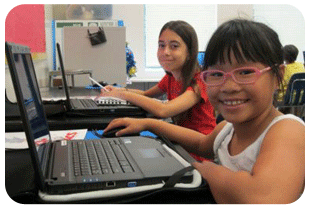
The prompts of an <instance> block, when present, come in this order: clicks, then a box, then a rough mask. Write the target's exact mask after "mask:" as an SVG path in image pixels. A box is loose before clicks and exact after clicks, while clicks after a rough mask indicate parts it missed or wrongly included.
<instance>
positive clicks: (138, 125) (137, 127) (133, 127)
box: [104, 118, 146, 136]
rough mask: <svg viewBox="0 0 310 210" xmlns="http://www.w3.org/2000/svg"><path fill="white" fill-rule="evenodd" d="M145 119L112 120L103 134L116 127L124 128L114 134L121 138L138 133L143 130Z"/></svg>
mask: <svg viewBox="0 0 310 210" xmlns="http://www.w3.org/2000/svg"><path fill="white" fill-rule="evenodd" d="M145 125H146V123H145V119H133V118H119V119H115V120H112V121H111V122H110V124H109V125H108V126H107V127H106V128H105V129H104V133H105V132H108V131H109V130H111V129H114V128H118V127H125V128H124V129H122V130H119V131H118V132H117V133H115V135H116V136H123V135H126V134H132V133H140V132H141V131H144V130H145Z"/></svg>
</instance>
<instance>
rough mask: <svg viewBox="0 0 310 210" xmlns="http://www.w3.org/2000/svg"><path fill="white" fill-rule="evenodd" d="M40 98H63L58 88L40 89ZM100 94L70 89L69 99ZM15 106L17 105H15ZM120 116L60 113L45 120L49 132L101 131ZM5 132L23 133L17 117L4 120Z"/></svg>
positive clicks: (82, 89)
mask: <svg viewBox="0 0 310 210" xmlns="http://www.w3.org/2000/svg"><path fill="white" fill-rule="evenodd" d="M40 91H41V97H42V98H43V100H46V99H49V100H50V99H59V98H62V99H64V98H65V94H64V90H63V89H59V88H46V89H41V90H40ZM99 93H100V91H99V90H98V89H86V88H84V87H74V88H70V97H77V96H97V95H98V94H99ZM16 106H17V105H16ZM126 116H131V117H137V118H144V117H147V115H146V114H142V112H141V113H140V114H139V115H133V114H131V113H128V114H127V115H126ZM119 117H124V116H121V115H114V114H107V115H105V116H78V115H73V114H70V113H68V112H67V113H62V114H58V115H55V116H51V117H48V118H47V121H48V124H49V128H50V130H64V129H82V128H83V129H84V128H86V129H103V128H105V127H106V126H107V124H108V123H109V122H110V121H111V120H113V119H115V118H119ZM5 131H6V132H18V131H23V125H22V121H21V119H20V118H19V117H11V118H7V117H6V119H5Z"/></svg>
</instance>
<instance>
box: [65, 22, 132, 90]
mask: <svg viewBox="0 0 310 210" xmlns="http://www.w3.org/2000/svg"><path fill="white" fill-rule="evenodd" d="M102 28H103V29H104V33H105V36H106V39H107V41H106V42H105V43H103V44H99V45H96V46H92V45H91V43H90V40H89V38H88V30H89V31H90V32H91V33H94V32H97V31H98V27H64V29H63V37H64V39H63V52H64V53H63V54H64V65H65V69H67V70H78V69H91V70H92V71H93V77H94V79H95V80H97V81H104V82H107V83H109V84H113V83H117V84H119V85H122V86H126V81H127V73H126V50H125V47H126V28H125V27H102ZM85 77H86V78H83V76H82V75H81V76H79V77H77V79H76V81H75V82H76V86H85V85H89V84H91V83H90V80H89V79H88V78H87V76H85Z"/></svg>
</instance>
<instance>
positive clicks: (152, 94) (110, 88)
mask: <svg viewBox="0 0 310 210" xmlns="http://www.w3.org/2000/svg"><path fill="white" fill-rule="evenodd" d="M105 89H107V90H108V91H112V92H114V91H130V92H133V93H137V94H139V95H144V96H148V97H157V96H160V95H162V94H163V92H162V91H161V90H160V89H159V88H158V87H157V85H155V86H153V87H152V88H150V89H148V90H146V91H143V90H138V89H127V88H120V87H114V86H112V85H108V86H105ZM110 94H112V93H110ZM101 95H102V96H105V95H107V93H106V91H105V90H101Z"/></svg>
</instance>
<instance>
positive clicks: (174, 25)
mask: <svg viewBox="0 0 310 210" xmlns="http://www.w3.org/2000/svg"><path fill="white" fill-rule="evenodd" d="M166 29H169V30H171V31H173V32H175V33H176V34H178V35H179V36H180V37H181V38H182V40H183V41H184V43H185V44H186V46H187V50H188V54H189V57H188V58H187V59H186V61H185V63H184V65H183V67H182V70H181V77H182V84H183V85H182V90H181V92H180V95H181V94H182V93H184V92H185V91H186V89H187V88H188V87H189V86H192V87H193V89H194V91H195V92H196V93H198V94H200V92H199V88H198V86H197V83H196V81H195V79H194V77H195V74H196V73H197V72H200V71H201V68H200V67H199V64H198V60H197V56H198V38H197V34H196V31H195V29H194V28H193V27H192V26H191V25H190V24H188V23H187V22H185V21H182V20H176V21H170V22H168V23H166V24H165V25H164V26H163V27H162V29H161V31H160V33H159V36H160V35H161V34H162V33H163V32H164V31H165V30H166ZM166 73H167V74H168V75H170V76H172V75H171V73H169V72H166ZM189 115H190V110H187V111H185V112H183V113H180V114H178V115H177V116H174V117H173V118H172V119H173V121H174V122H175V123H176V124H178V125H182V122H183V121H184V119H186V118H188V117H189Z"/></svg>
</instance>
